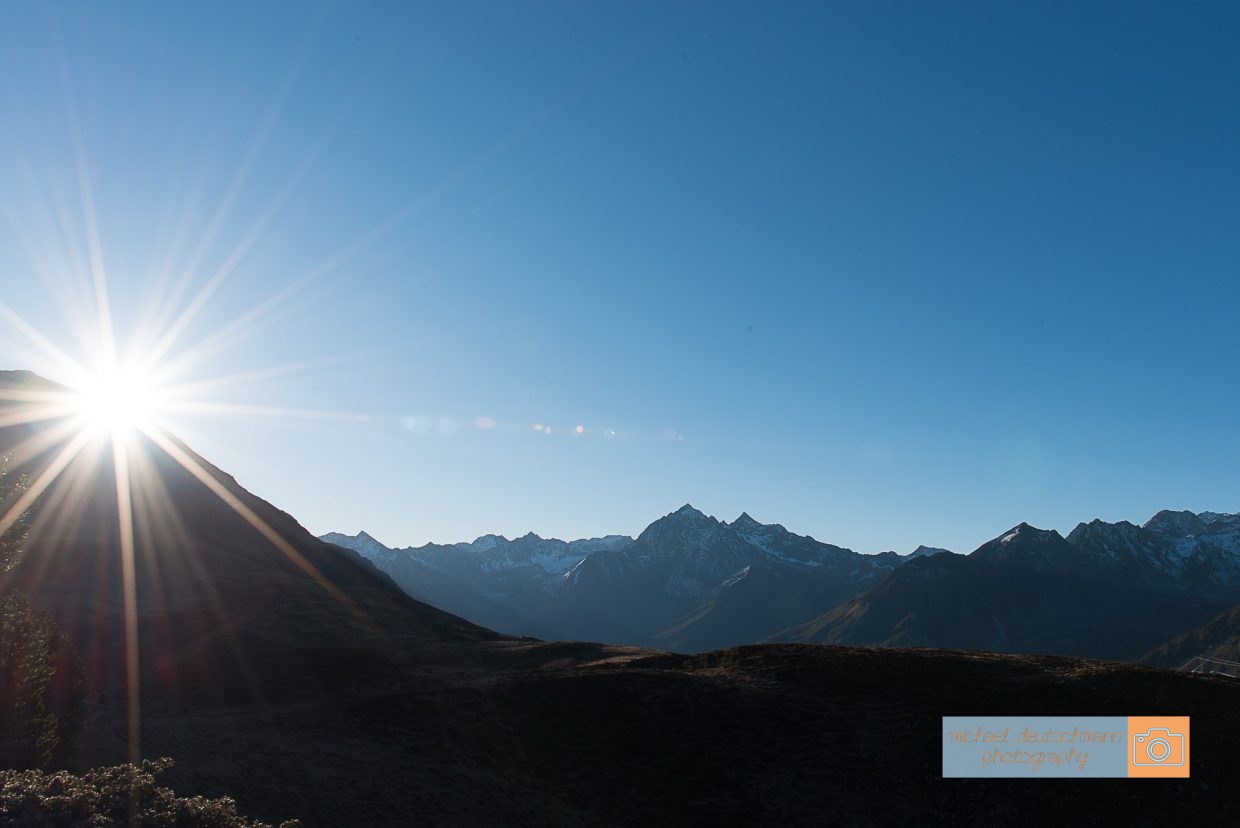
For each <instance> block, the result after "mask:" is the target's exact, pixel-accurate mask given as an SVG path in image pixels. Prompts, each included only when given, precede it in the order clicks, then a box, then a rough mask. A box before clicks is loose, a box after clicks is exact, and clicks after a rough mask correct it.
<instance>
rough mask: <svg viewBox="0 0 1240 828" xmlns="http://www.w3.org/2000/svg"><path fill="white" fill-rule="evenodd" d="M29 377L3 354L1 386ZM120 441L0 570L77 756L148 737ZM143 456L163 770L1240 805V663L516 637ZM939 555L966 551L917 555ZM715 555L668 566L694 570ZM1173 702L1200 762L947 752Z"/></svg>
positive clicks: (618, 810)
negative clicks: (130, 686) (1128, 765)
mask: <svg viewBox="0 0 1240 828" xmlns="http://www.w3.org/2000/svg"><path fill="white" fill-rule="evenodd" d="M30 382H31V380H30V378H29V377H14V376H12V375H7V376H4V375H0V392H4V391H11V390H12V389H14V387H17V388H29V387H30ZM10 396H11V395H10ZM55 428H56V425H55V423H43V424H38V425H27V426H9V427H5V428H0V447H3V452H2V454H3V455H4V456H7V457H8V458H9V463H10V465H9V468H19V467H21V468H26V469H28V470H30V471H31V472H32V473H33V474H34V475H35V476H36V477H37V476H38V475H39V473H40V471H41V470H42V469H45V468H47V467H48V464H49V463H50V462H51V461H52V460H54V458H55V457H57V456H58V455H59V454H60V452H61V451H63V448H64V446H65V445H66V441H67V440H70V439H72V437H71V436H70V435H69V434H67V433H66V434H61V435H57V434H56V433H55V431H54V429H55ZM31 441H34V442H33V443H32V442H31ZM40 441H41V442H43V443H44V445H43V446H42V448H41V449H39V448H32V446H35V445H36V444H37V443H39V442H40ZM170 446H171V448H172V449H173V450H174V451H176V452H177V453H183V454H184V456H185V458H186V459H188V460H193V461H195V462H199V463H202V461H201V460H200V459H198V458H196V457H194V455H192V453H190V452H189V450H188V449H186V448H184V447H182V446H180V445H179V444H175V443H174V444H170ZM148 448H149V447H148ZM108 456H109V453H108V452H106V451H94V450H91V451H90V452H88V453H87V454H84V455H83V456H81V457H79V458H78V459H76V460H74V461H73V462H72V463H69V464H68V466H67V467H66V470H65V473H64V475H62V476H61V478H60V479H59V481H58V482H57V483H55V484H54V485H53V486H52V487H51V488H49V489H48V490H47V492H46V493H45V494H44V496H43V498H42V499H41V500H40V501H39V503H38V507H37V515H36V516H35V520H34V527H33V528H34V531H33V533H32V536H31V541H30V543H29V544H28V545H27V548H26V549H25V550H24V555H23V558H22V560H21V562H20V563H19V564H18V565H17V567H16V568H15V569H13V570H12V571H11V572H9V573H7V574H6V575H5V576H4V581H3V589H5V590H7V589H11V588H14V587H18V586H20V587H21V588H22V589H23V590H24V591H25V592H26V593H27V594H28V595H29V596H30V598H31V601H32V602H34V603H36V604H37V605H38V606H40V607H42V608H44V609H45V610H46V611H47V612H49V613H52V614H54V616H55V617H56V619H57V621H58V623H59V624H60V625H61V626H62V628H63V629H64V630H68V631H71V634H72V635H73V637H74V643H75V646H76V647H77V649H78V651H79V652H81V653H82V654H83V657H84V666H85V668H86V673H87V681H88V682H89V685H90V690H91V700H92V701H91V709H90V713H89V715H88V719H87V722H86V726H85V733H86V739H85V745H84V751H85V752H84V755H83V756H82V757H81V758H80V760H79V761H80V762H81V764H82V765H83V766H87V765H99V764H113V763H114V762H115V761H118V760H123V759H124V758H126V754H127V744H126V734H127V721H128V714H129V712H131V711H130V710H129V709H128V707H127V704H126V696H127V694H126V692H125V691H126V689H127V687H126V681H127V679H126V670H125V668H124V665H125V654H126V644H125V640H126V636H125V629H126V624H125V618H126V611H125V603H126V601H125V597H126V596H125V592H126V591H125V590H124V589H123V588H122V576H121V572H122V570H123V565H124V558H125V556H124V554H123V552H124V550H125V548H126V544H124V543H123V542H122V541H123V539H124V537H125V533H124V531H123V527H122V526H121V525H119V524H118V521H117V520H116V518H115V515H114V510H115V508H116V502H117V500H116V499H117V487H116V486H115V484H114V483H113V471H114V470H113V468H112V467H111V463H110V461H109V460H108ZM94 461H97V462H94ZM132 467H133V468H132V471H133V476H134V481H135V482H134V486H135V503H137V504H140V505H138V507H137V508H136V510H135V511H136V514H137V516H138V517H137V521H136V523H135V532H134V539H135V551H134V564H135V566H134V572H135V576H136V586H137V607H136V621H137V625H136V632H137V638H138V644H139V648H140V652H141V659H140V661H139V663H138V665H137V666H138V669H137V671H136V674H137V679H138V681H139V686H140V688H141V691H142V694H141V702H142V709H141V720H140V731H141V746H142V753H143V756H144V757H147V758H149V757H154V756H160V755H169V756H172V757H174V758H175V759H176V760H177V762H178V764H177V766H176V767H175V768H172V769H171V770H169V771H167V773H166V774H164V775H162V776H161V782H163V783H167V784H170V785H172V786H173V787H174V788H175V789H176V790H177V792H178V794H180V795H182V796H188V795H193V794H202V795H205V796H209V797H218V796H221V795H230V796H233V797H235V798H236V799H237V802H238V809H239V810H240V811H241V812H243V813H247V814H252V815H253V816H255V817H256V818H260V819H264V820H267V821H271V822H276V821H278V820H280V819H284V818H287V817H293V816H296V817H300V818H301V819H303V820H304V821H305V823H306V824H307V825H308V826H325V825H333V826H334V825H408V824H454V825H461V824H539V825H546V824H553V825H568V824H572V825H595V824H597V825H604V824H607V825H614V824H688V823H699V824H700V823H727V824H763V825H769V824H821V823H822V822H824V821H828V822H836V823H840V824H882V823H886V824H891V825H908V824H921V823H930V822H935V821H939V820H941V819H942V817H943V815H944V814H955V815H956V817H957V818H958V819H959V820H960V821H974V820H977V821H980V820H982V819H985V820H988V821H990V820H995V819H999V820H1005V819H1006V820H1016V821H1021V822H1029V821H1036V822H1041V821H1051V820H1063V821H1075V820H1078V819H1079V817H1080V814H1082V813H1106V814H1107V815H1108V817H1119V818H1122V819H1123V820H1125V821H1145V822H1168V823H1170V822H1173V821H1174V822H1176V823H1177V824H1179V823H1182V822H1185V821H1187V822H1197V823H1208V822H1214V823H1219V822H1220V821H1221V822H1223V823H1231V822H1235V821H1236V820H1237V819H1240V804H1238V803H1237V801H1236V799H1235V798H1234V797H1233V796H1232V795H1231V788H1230V784H1229V783H1230V779H1231V777H1232V771H1233V769H1234V762H1233V761H1232V757H1233V755H1234V745H1233V741H1234V740H1233V739H1232V738H1231V736H1232V734H1233V733H1235V732H1238V731H1240V703H1238V702H1240V684H1237V683H1235V682H1233V681H1230V680H1226V679H1222V678H1215V677H1197V676H1186V675H1180V674H1176V673H1171V672H1166V671H1158V670H1150V669H1144V668H1138V667H1134V666H1126V665H1117V664H1104V663H1099V662H1093V661H1085V660H1081V659H1064V658H1047V657H1035V656H1010V655H991V654H984V653H976V652H974V653H961V652H925V651H921V652H918V651H907V650H871V649H854V648H837V647H809V646H800V645H777V646H758V647H745V648H740V649H735V650H725V651H721V652H715V653H710V654H706V655H700V656H679V655H672V654H668V653H660V652H655V651H649V650H640V649H635V648H626V647H609V646H604V645H598V644H587V643H558V644H554V643H553V644H548V643H542V642H538V641H533V640H530V639H519V638H514V637H511V636H505V635H500V634H498V633H493V632H490V631H488V630H485V629H483V628H480V627H478V626H475V625H473V624H471V623H469V622H466V621H464V620H462V619H460V618H458V617H456V616H453V615H449V614H447V613H444V612H441V611H439V610H436V609H432V608H430V607H428V606H426V605H425V604H422V603H420V602H418V601H415V600H414V599H412V598H409V597H408V596H406V595H404V594H403V593H402V592H401V591H400V590H399V589H398V588H397V587H396V586H395V584H394V583H393V582H391V581H390V580H389V579H388V578H387V577H386V576H384V575H382V574H380V573H379V572H378V571H377V570H375V569H374V568H373V567H372V566H371V565H370V564H369V563H368V562H366V561H365V560H363V559H362V558H361V557H359V556H356V555H353V554H345V553H343V552H342V551H341V550H340V549H339V548H337V547H332V546H329V545H327V544H323V543H321V542H320V541H318V540H316V539H314V538H312V537H310V536H309V535H308V534H307V533H306V532H305V531H304V530H303V529H301V528H300V527H299V526H298V525H297V524H296V522H295V521H294V520H293V519H292V518H291V517H289V516H288V515H286V514H283V513H282V512H280V511H279V510H278V509H276V508H275V507H273V506H271V505H269V504H267V503H265V502H264V501H262V500H260V499H258V498H256V497H254V496H253V495H250V494H249V493H247V492H246V491H245V490H244V489H242V488H241V487H240V486H239V485H238V484H237V483H236V481H234V480H233V479H232V478H231V477H229V476H228V475H226V474H224V473H223V472H221V471H219V470H218V469H215V468H214V467H211V466H209V465H207V464H205V463H202V471H201V473H200V474H190V473H186V472H185V471H184V470H183V469H182V467H181V465H180V464H178V463H175V462H174V461H172V460H170V459H169V458H167V457H164V456H162V455H161V453H160V451H158V450H157V449H150V454H149V459H147V460H142V459H140V457H139V458H137V459H134V460H133V463H132ZM221 495H223V496H224V500H221V498H220V496H221ZM225 500H226V501H229V503H231V505H232V506H237V507H241V511H242V512H243V513H245V514H247V515H249V516H250V517H252V518H255V519H256V520H255V522H257V523H260V524H261V525H262V527H263V528H262V529H260V528H256V527H255V526H254V524H253V523H252V522H251V521H250V520H247V519H246V518H245V517H243V516H242V515H241V514H238V512H237V511H236V510H234V509H233V508H231V507H230V505H228V503H225V502H224V501H225ZM674 529H675V527H674V526H673V527H672V530H674ZM676 535H677V532H676V531H669V532H668V533H667V534H666V535H662V534H660V537H675V536H676ZM634 545H636V544H634ZM643 548H644V549H645V550H646V553H645V554H651V555H657V554H659V553H660V551H661V550H664V549H667V548H669V547H668V545H667V544H664V543H650V544H649V545H643ZM738 549H739V547H738ZM290 553H295V554H290ZM940 559H943V560H954V559H953V558H952V557H951V556H944V555H935V556H932V557H919V558H917V559H914V560H913V561H912V562H911V563H910V564H909V565H908V566H909V567H918V566H922V567H924V566H927V565H931V564H933V565H938V564H939V562H940ZM583 560H584V559H583ZM601 566H602V567H603V568H605V567H606V566H607V557H606V556H604V560H603V562H602V564H601ZM706 566H707V564H705V563H704V562H702V563H701V565H700V566H699V565H698V564H686V565H684V566H680V565H677V567H676V568H675V569H673V570H672V572H673V574H675V575H678V576H680V577H683V578H685V579H686V583H687V579H689V578H690V577H693V573H695V572H699V573H701V572H705V571H707V570H706V569H705V568H704V567H706ZM904 569H905V567H900V568H898V569H897V570H896V573H899V572H902V571H903V570H904ZM617 574H618V576H619V577H620V578H623V577H626V573H624V572H623V571H620V572H618V573H617ZM660 583H665V581H660ZM1151 700H1156V701H1157V705H1156V706H1158V707H1160V708H1161V707H1166V708H1167V709H1168V710H1169V711H1174V712H1175V713H1177V714H1184V715H1189V716H1193V717H1195V719H1196V720H1198V721H1208V722H1210V723H1211V726H1210V727H1209V728H1204V729H1202V730H1201V731H1197V730H1195V731H1194V734H1193V735H1194V738H1193V779H1192V780H1191V781H1185V782H1175V781H1173V782H1169V783H1168V784H1165V785H1139V784H1128V785H1125V784H1116V785H1071V784H1064V783H1062V782H1058V781H1048V782H1039V781H1037V780H1027V781H1025V782H1022V783H1021V784H1005V783H1006V780H997V781H994V782H986V781H980V780H977V781H963V780H947V781H945V780H942V779H941V778H940V775H939V757H940V751H941V746H940V742H939V733H940V722H941V719H940V717H941V716H942V715H943V714H944V713H948V712H952V713H961V712H968V713H975V714H979V715H984V714H1000V713H1002V714H1006V715H1010V714H1012V713H1013V711H1018V712H1021V713H1027V714H1029V715H1052V714H1079V713H1080V712H1081V711H1088V712H1089V713H1091V714H1095V715H1106V714H1110V715H1128V714H1130V713H1132V712H1133V711H1134V710H1147V709H1149V707H1150V706H1151V703H1152V701H1151ZM41 784H42V783H39V785H41ZM55 784H57V785H59V784H60V783H55ZM36 787H38V786H36ZM61 789H62V790H63V789H64V786H61ZM74 790H77V789H76V788H75V789H74ZM893 791H894V792H895V793H893ZM962 802H967V803H968V804H967V806H963V805H962V804H961V803H962ZM204 818H205V817H204Z"/></svg>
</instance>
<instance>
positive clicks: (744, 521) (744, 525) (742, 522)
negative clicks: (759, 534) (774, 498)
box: [729, 512, 763, 529]
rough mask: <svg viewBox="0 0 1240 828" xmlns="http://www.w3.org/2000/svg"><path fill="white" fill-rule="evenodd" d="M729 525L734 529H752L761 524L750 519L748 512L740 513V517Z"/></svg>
mask: <svg viewBox="0 0 1240 828" xmlns="http://www.w3.org/2000/svg"><path fill="white" fill-rule="evenodd" d="M729 525H730V526H731V527H732V528H734V529H754V528H757V527H759V526H762V525H763V524H761V523H759V522H758V521H756V520H754V519H753V518H752V517H750V515H749V513H748V512H741V513H740V516H739V517H737V518H736V520H734V521H732V523H731V524H729Z"/></svg>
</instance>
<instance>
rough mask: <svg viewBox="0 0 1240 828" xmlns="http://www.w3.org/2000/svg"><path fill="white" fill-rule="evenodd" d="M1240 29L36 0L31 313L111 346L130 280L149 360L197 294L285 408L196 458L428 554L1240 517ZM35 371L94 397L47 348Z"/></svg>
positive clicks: (819, 10) (273, 409)
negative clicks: (782, 533) (432, 549)
mask: <svg viewBox="0 0 1240 828" xmlns="http://www.w3.org/2000/svg"><path fill="white" fill-rule="evenodd" d="M1237 42H1240V10H1238V9H1237V6H1236V5H1235V4H1230V3H1223V4H1209V3H1194V4H1191V6H1186V5H1184V4H1179V3H1161V4H1150V3H1136V2H1123V3H984V2H976V3H963V4H960V3H946V2H944V3H917V2H901V3H882V2H872V0H867V2H857V3H822V2H814V3H805V4H793V3H779V4H770V3H668V2H656V3H635V2H634V3H598V2H585V3H582V2H574V3H498V2H497V3H486V4H475V3H461V2H453V3H443V4H421V3H418V4H403V5H385V4H380V3H341V4H336V5H322V6H319V5H314V4H310V3H300V2H299V3H274V2H267V3H236V4H224V3H198V4H191V3H176V4H166V3H152V4H132V3H94V2H91V3H76V4H53V5H51V6H47V5H44V4H42V3H37V4H36V3H5V4H4V6H3V9H0V208H3V211H2V213H0V301H2V302H3V303H4V304H5V305H6V306H7V307H8V308H9V309H10V310H11V311H12V312H14V313H16V314H19V315H21V316H22V317H23V318H24V319H26V320H28V321H29V322H30V323H31V324H32V325H34V326H36V327H37V328H38V329H39V330H40V331H42V332H43V333H44V334H46V335H47V336H48V337H49V338H50V339H52V340H54V341H55V342H57V343H60V344H61V345H62V346H63V347H65V348H66V349H67V350H70V351H71V352H72V353H73V354H74V355H75V356H78V357H81V356H83V355H84V354H83V351H84V349H85V350H89V349H90V348H91V347H92V346H91V345H89V344H85V345H83V344H82V342H81V340H82V334H83V333H84V332H85V331H86V330H88V329H90V327H91V324H93V323H91V322H90V321H89V320H91V319H93V318H94V316H93V314H94V309H93V304H92V303H93V301H94V300H93V299H92V298H91V297H92V293H91V288H90V285H92V284H93V282H92V279H93V278H94V277H93V276H92V273H93V272H98V270H99V269H98V268H97V267H96V268H95V269H94V270H93V271H92V268H91V262H92V250H94V251H95V252H97V254H98V256H97V258H96V259H95V261H96V264H98V263H102V264H103V267H104V269H105V270H106V279H107V285H108V294H109V298H110V303H111V311H112V315H113V317H114V320H115V327H116V329H117V336H118V338H119V339H120V340H121V341H122V342H124V343H131V344H132V345H133V347H134V348H135V349H137V351H143V349H145V348H148V347H149V345H150V343H152V342H156V341H158V340H159V339H160V332H161V331H162V330H163V329H164V328H166V327H167V325H168V324H169V323H170V322H172V321H173V320H175V319H176V318H178V314H179V313H180V312H181V311H183V310H184V309H185V308H198V307H199V305H201V310H200V311H198V312H196V313H194V314H193V315H192V318H191V319H190V321H189V324H188V325H186V326H184V334H183V335H182V336H181V337H180V338H179V339H178V340H176V342H175V343H174V346H173V347H172V348H171V349H170V350H169V354H168V355H167V357H166V359H167V360H171V359H172V358H173V357H175V356H177V355H178V354H179V355H182V356H184V355H186V354H192V353H205V358H204V359H201V360H198V361H196V362H193V363H192V364H189V365H186V366H185V371H186V373H185V377H186V378H190V379H195V380H203V379H210V378H217V377H234V378H236V377H237V375H241V377H240V378H236V379H234V380H232V381H230V382H227V383H224V384H221V385H220V386H219V387H215V386H212V387H211V388H210V389H209V396H210V397H211V399H212V400H214V401H216V402H217V403H218V404H234V405H237V406H248V407H247V408H235V409H220V411H217V413H216V414H215V415H213V416H206V415H204V414H194V415H181V416H180V418H179V419H177V420H176V423H175V424H176V428H177V430H178V431H180V432H181V433H183V434H184V435H185V436H186V437H187V438H188V439H189V440H190V441H191V442H192V444H193V445H194V446H195V447H196V448H198V449H199V450H200V451H201V452H202V453H203V454H204V455H206V456H207V457H208V458H209V459H211V460H212V461H214V462H216V463H217V464H219V465H220V466H222V467H224V468H225V469H227V470H229V471H231V472H233V473H234V474H236V475H237V477H238V478H239V479H240V481H241V482H242V483H243V484H244V485H246V486H247V487H249V488H250V489H251V490H252V491H254V492H255V493H257V494H259V495H261V496H263V497H265V498H267V499H269V500H271V501H273V502H274V503H276V504H277V505H279V506H280V507H282V508H284V509H286V510H288V511H290V512H292V513H293V514H294V515H296V516H297V517H298V518H299V519H300V520H301V521H302V522H303V523H304V524H305V525H306V526H307V527H308V528H310V529H311V530H312V531H315V532H325V531H329V530H339V531H347V532H355V531H357V530H359V529H366V530H368V531H370V532H371V533H372V534H374V535H375V536H376V537H378V538H379V539H380V540H382V541H384V542H386V543H388V544H391V545H405V544H418V543H422V542H425V541H427V540H434V541H457V540H468V539H472V538H473V537H475V536H477V535H479V534H482V533H485V532H498V533H505V534H508V535H509V536H513V535H519V534H523V533H525V532H526V531H531V530H533V531H536V532H538V533H540V534H543V535H546V536H559V537H580V536H589V535H598V534H604V533H618V532H625V533H636V532H638V531H640V530H641V529H642V528H643V527H644V526H645V525H646V524H647V523H649V522H650V521H651V520H653V519H655V518H657V517H659V516H661V515H663V514H665V513H667V512H669V511H672V510H674V509H675V508H677V507H678V506H680V505H681V504H682V503H684V502H686V501H690V502H692V503H693V504H694V505H696V506H697V507H699V508H700V509H702V510H703V511H706V512H708V513H710V514H715V515H717V516H719V517H721V518H723V519H728V520H730V519H732V518H733V517H735V516H736V515H737V514H738V513H740V512H741V511H742V510H747V511H749V512H750V513H751V514H752V515H753V516H754V517H756V518H758V519H759V520H763V521H767V522H780V523H783V524H784V525H786V526H787V527H788V528H790V529H792V530H794V531H797V532H801V533H809V534H813V535H814V536H815V537H818V538H820V539H823V540H829V541H832V542H835V543H839V544H842V545H847V546H850V547H852V548H855V549H857V550H858V551H863V552H877V551H882V550H885V549H891V548H894V549H896V550H899V551H902V552H904V551H908V550H910V549H912V548H913V547H914V546H916V545H917V544H919V543H925V544H930V545H938V546H947V547H950V548H953V549H956V550H958V551H969V550H971V549H973V548H974V547H975V546H977V545H978V544H980V543H981V542H983V541H984V540H986V539H988V538H991V537H993V536H995V535H997V534H999V533H1001V532H1002V531H1003V530H1005V529H1007V528H1008V527H1010V526H1011V525H1013V524H1015V523H1018V522H1020V521H1022V520H1027V521H1029V522H1031V523H1033V524H1035V525H1039V526H1045V527H1052V528H1058V529H1060V530H1062V531H1066V530H1068V529H1070V528H1071V527H1072V526H1073V525H1074V524H1075V523H1076V522H1077V521H1078V520H1088V519H1091V518H1094V517H1102V518H1104V519H1108V520H1118V519H1129V520H1133V521H1137V522H1140V521H1144V520H1145V519H1146V518H1147V517H1149V515H1151V514H1152V513H1153V512H1154V511H1156V510H1158V509H1160V508H1164V507H1171V508H1191V509H1193V510H1195V511H1196V510H1202V509H1210V510H1215V511H1236V510H1237V509H1240V473H1238V469H1240V428H1238V427H1237V426H1238V418H1240V383H1238V382H1237V380H1236V377H1235V372H1236V363H1237V360H1236V356H1237V330H1238V328H1240V281H1238V278H1237V274H1238V268H1237V264H1238V261H1240V259H1238V253H1240V233H1238V232H1237V230H1238V228H1240V154H1238V152H1237V148H1238V147H1240V95H1237V94H1236V90H1237V88H1240V50H1238V49H1237V48H1236V43H1237ZM89 216H93V217H94V219H95V221H94V224H95V226H96V228H97V238H98V245H97V247H95V246H93V245H92V227H91V222H90V221H89V220H88V217H89ZM204 286H208V287H209V288H210V289H209V290H208V291H207V293H209V301H207V302H205V303H201V302H200V303H195V302H194V301H193V300H194V298H195V297H196V296H202V295H204V294H203V288H204ZM290 286H292V287H291V289H290ZM272 297H276V300H275V301H270V300H272ZM161 321H162V325H163V327H161V325H160V324H159V323H160V322H161ZM220 331H224V332H225V333H224V334H223V335H222V336H216V337H215V339H214V340H212V339H211V337H212V334H215V333H218V332H220ZM204 340H207V341H208V342H212V341H220V340H222V341H223V343H224V344H225V345H227V346H228V347H225V348H213V349H210V350H208V351H205V352H202V351H193V350H192V348H193V346H194V344H195V343H201V342H203V341H204ZM0 366H2V367H32V368H35V369H39V370H42V371H45V372H46V373H51V374H55V366H54V365H50V364H48V363H47V360H46V358H45V357H44V356H43V355H42V354H40V353H37V352H36V351H35V350H34V349H32V348H31V347H30V345H29V343H28V342H27V341H25V340H24V339H23V338H22V336H21V335H19V333H18V332H15V330H14V329H13V328H12V327H4V328H0ZM200 390H203V389H200ZM204 393H205V390H204ZM256 407H261V408H262V409H263V410H262V411H258V410H256ZM479 418H488V419H479ZM479 425H482V426H492V425H493V426H494V427H479ZM535 425H543V426H547V427H549V428H550V433H547V431H546V429H543V430H536V429H535V428H534V426H535ZM578 425H580V426H582V427H583V432H582V433H581V434H577V433H576V427H577V426H578ZM612 432H614V435H613V433H612Z"/></svg>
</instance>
